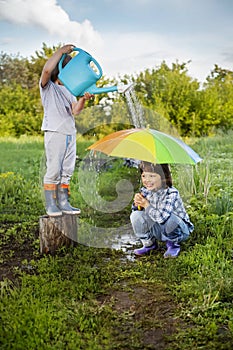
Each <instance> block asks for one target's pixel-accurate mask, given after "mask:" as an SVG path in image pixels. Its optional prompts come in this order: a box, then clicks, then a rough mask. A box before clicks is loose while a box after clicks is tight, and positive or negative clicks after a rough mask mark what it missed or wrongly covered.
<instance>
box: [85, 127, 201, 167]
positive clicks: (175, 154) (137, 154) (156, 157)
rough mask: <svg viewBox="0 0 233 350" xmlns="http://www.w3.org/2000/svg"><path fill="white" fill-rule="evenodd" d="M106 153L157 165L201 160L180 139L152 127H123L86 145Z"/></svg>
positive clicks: (194, 162) (193, 162)
mask: <svg viewBox="0 0 233 350" xmlns="http://www.w3.org/2000/svg"><path fill="white" fill-rule="evenodd" d="M88 149H89V150H92V151H99V152H102V153H104V154H107V155H108V156H112V157H122V158H131V159H137V160H144V161H148V162H151V163H155V164H156V163H157V164H164V163H167V164H191V165H194V164H196V163H198V162H200V161H201V160H202V159H201V158H200V156H199V155H198V154H197V153H196V152H194V150H193V149H192V148H191V147H189V146H187V145H186V144H185V143H184V142H183V141H181V140H180V139H178V138H175V137H173V136H171V135H168V134H165V133H163V132H160V131H157V130H154V129H149V128H145V129H140V128H133V129H126V130H120V131H117V132H114V133H112V134H109V135H107V136H105V137H103V138H102V139H101V140H99V141H97V142H95V143H94V144H92V145H91V146H89V147H88Z"/></svg>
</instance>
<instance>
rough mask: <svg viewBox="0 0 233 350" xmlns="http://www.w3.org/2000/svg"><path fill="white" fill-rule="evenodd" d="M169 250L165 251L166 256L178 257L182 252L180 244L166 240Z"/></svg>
mask: <svg viewBox="0 0 233 350" xmlns="http://www.w3.org/2000/svg"><path fill="white" fill-rule="evenodd" d="M166 246H167V250H166V252H165V253H164V258H176V257H177V256H178V255H179V253H180V245H179V244H178V243H174V242H171V241H167V242H166Z"/></svg>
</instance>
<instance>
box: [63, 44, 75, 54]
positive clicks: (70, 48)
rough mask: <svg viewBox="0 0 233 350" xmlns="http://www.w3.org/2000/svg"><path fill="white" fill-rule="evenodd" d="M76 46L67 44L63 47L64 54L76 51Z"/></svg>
mask: <svg viewBox="0 0 233 350" xmlns="http://www.w3.org/2000/svg"><path fill="white" fill-rule="evenodd" d="M74 48H75V46H74V45H72V44H67V45H64V46H62V47H61V52H62V53H68V54H69V53H71V52H72V51H73V50H74Z"/></svg>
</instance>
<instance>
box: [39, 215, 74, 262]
mask: <svg viewBox="0 0 233 350" xmlns="http://www.w3.org/2000/svg"><path fill="white" fill-rule="evenodd" d="M77 230H78V227H77V215H68V214H63V215H62V216H57V217H51V216H48V215H44V216H41V217H40V219H39V238H40V253H41V254H51V255H54V254H55V252H56V250H57V249H59V248H61V247H64V246H65V247H70V246H73V245H74V244H75V243H77Z"/></svg>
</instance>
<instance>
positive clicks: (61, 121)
mask: <svg viewBox="0 0 233 350" xmlns="http://www.w3.org/2000/svg"><path fill="white" fill-rule="evenodd" d="M40 95H41V101H42V105H43V107H44V118H43V122H42V126H41V130H43V131H56V132H60V133H62V134H65V135H71V134H74V133H75V132H76V129H75V120H74V117H73V115H72V103H73V102H76V101H77V100H76V97H75V96H73V95H72V94H71V93H70V92H69V91H68V90H67V89H66V88H65V86H63V85H58V84H54V83H53V82H52V81H51V80H49V82H48V83H47V84H46V86H45V87H43V88H42V86H41V81H40Z"/></svg>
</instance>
